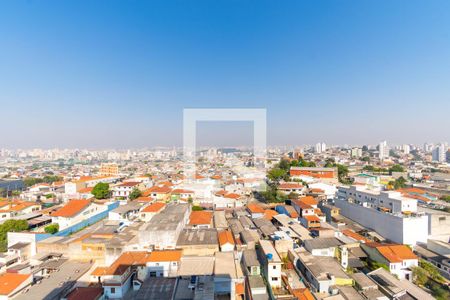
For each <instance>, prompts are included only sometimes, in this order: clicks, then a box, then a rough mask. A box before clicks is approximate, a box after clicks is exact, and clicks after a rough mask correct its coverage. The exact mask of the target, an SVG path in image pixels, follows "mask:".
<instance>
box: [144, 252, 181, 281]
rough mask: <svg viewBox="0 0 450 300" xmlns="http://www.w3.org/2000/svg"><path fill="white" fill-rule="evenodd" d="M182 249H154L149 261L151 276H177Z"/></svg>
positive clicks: (148, 266)
mask: <svg viewBox="0 0 450 300" xmlns="http://www.w3.org/2000/svg"><path fill="white" fill-rule="evenodd" d="M182 253H183V252H182V251H181V250H162V251H153V252H151V253H150V257H149V259H148V261H147V268H148V272H149V274H150V277H175V276H176V275H177V272H178V268H179V266H180V260H181V256H182Z"/></svg>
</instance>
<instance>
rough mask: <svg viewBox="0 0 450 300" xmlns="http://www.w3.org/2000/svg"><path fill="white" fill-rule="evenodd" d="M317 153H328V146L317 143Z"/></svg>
mask: <svg viewBox="0 0 450 300" xmlns="http://www.w3.org/2000/svg"><path fill="white" fill-rule="evenodd" d="M315 150H316V153H322V152H325V151H327V145H326V144H325V143H317V144H316V147H315Z"/></svg>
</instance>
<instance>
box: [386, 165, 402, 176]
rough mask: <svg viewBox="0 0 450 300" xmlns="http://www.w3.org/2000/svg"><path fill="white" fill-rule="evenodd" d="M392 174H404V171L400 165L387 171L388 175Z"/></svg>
mask: <svg viewBox="0 0 450 300" xmlns="http://www.w3.org/2000/svg"><path fill="white" fill-rule="evenodd" d="M393 172H400V173H402V172H405V169H404V168H403V167H402V166H401V165H398V164H397V165H393V166H392V167H391V168H390V169H389V174H392V173H393Z"/></svg>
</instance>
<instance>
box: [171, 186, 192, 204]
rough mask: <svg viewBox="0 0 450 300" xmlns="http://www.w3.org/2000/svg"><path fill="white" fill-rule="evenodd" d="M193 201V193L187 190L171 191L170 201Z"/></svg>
mask: <svg viewBox="0 0 450 300" xmlns="http://www.w3.org/2000/svg"><path fill="white" fill-rule="evenodd" d="M194 199H195V193H194V191H191V190H187V189H174V190H173V191H172V200H174V201H184V202H188V201H189V200H191V201H194Z"/></svg>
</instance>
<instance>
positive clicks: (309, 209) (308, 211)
mask: <svg viewBox="0 0 450 300" xmlns="http://www.w3.org/2000/svg"><path fill="white" fill-rule="evenodd" d="M291 204H292V207H293V208H294V209H295V211H296V212H297V213H298V214H299V216H300V217H303V216H313V215H314V214H315V208H314V207H313V206H311V205H310V204H307V203H306V202H304V201H302V200H300V199H294V200H291Z"/></svg>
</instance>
